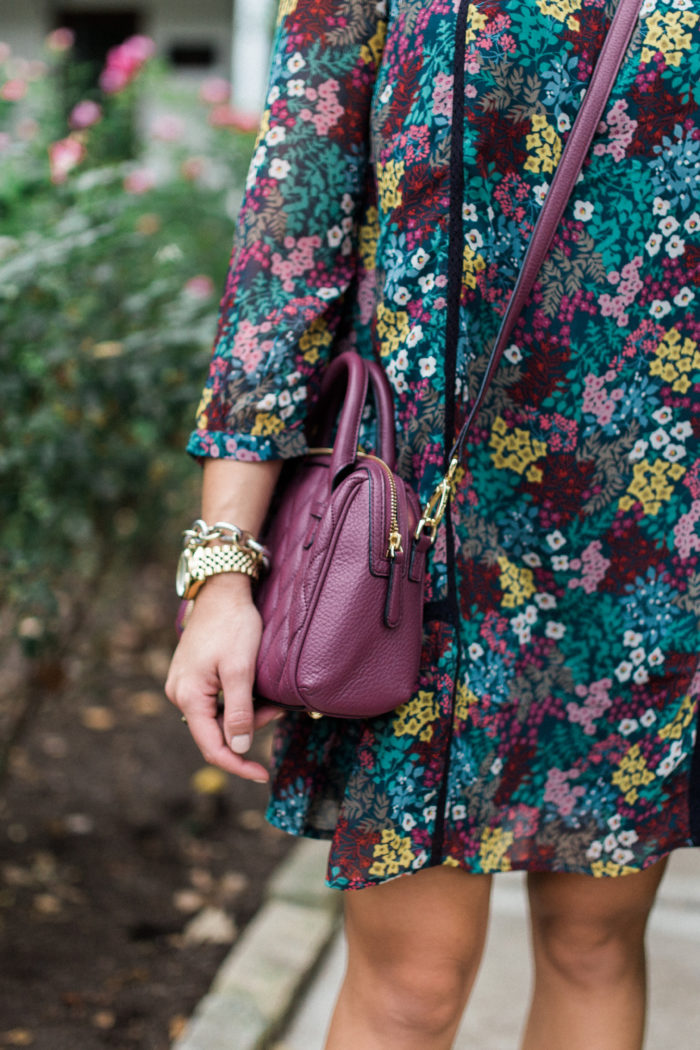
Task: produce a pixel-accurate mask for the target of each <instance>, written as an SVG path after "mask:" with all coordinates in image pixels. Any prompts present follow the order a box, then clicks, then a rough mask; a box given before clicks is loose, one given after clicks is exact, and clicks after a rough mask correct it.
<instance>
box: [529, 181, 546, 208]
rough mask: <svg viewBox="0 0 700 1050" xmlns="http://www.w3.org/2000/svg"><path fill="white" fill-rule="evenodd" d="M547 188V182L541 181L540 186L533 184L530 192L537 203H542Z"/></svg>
mask: <svg viewBox="0 0 700 1050" xmlns="http://www.w3.org/2000/svg"><path fill="white" fill-rule="evenodd" d="M548 190H549V183H548V182H543V183H542V184H541V185H540V186H533V189H532V193H533V195H534V198H535V200H536V201H537V203H538V204H544V199H545V197H546V196H547V191H548Z"/></svg>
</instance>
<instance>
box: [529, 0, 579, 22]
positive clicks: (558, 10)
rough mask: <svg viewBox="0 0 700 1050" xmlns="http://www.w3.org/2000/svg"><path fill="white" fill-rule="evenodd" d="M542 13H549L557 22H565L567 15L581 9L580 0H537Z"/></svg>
mask: <svg viewBox="0 0 700 1050" xmlns="http://www.w3.org/2000/svg"><path fill="white" fill-rule="evenodd" d="M537 6H538V7H539V9H540V11H541V12H542V14H543V15H551V16H552V18H556V20H557V22H565V21H566V20H567V19H568V17H569V15H572V14H573V13H574V11H579V10H580V9H581V0H537Z"/></svg>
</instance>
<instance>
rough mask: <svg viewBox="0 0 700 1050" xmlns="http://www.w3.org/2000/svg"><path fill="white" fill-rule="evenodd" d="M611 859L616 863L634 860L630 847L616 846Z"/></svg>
mask: <svg viewBox="0 0 700 1050" xmlns="http://www.w3.org/2000/svg"><path fill="white" fill-rule="evenodd" d="M612 859H613V860H614V861H615V863H616V864H627V862H628V861H630V860H634V853H633V852H632V850H631V849H622V847H618V849H616V850H615V851H614V853H613V855H612Z"/></svg>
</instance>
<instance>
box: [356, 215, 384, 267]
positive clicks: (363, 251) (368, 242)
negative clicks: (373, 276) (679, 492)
mask: <svg viewBox="0 0 700 1050" xmlns="http://www.w3.org/2000/svg"><path fill="white" fill-rule="evenodd" d="M378 241H379V212H378V211H377V209H376V208H375V207H372V208H368V209H367V212H366V214H365V217H364V221H363V223H362V225H361V226H360V231H359V235H358V243H359V249H360V258H361V259H362V265H363V267H364V268H365V270H367V271H368V272H370V273H371V272H372V270H376V268H377V243H378Z"/></svg>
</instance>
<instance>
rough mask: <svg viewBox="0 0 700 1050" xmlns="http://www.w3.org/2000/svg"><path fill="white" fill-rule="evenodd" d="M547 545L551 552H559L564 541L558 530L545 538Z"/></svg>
mask: <svg viewBox="0 0 700 1050" xmlns="http://www.w3.org/2000/svg"><path fill="white" fill-rule="evenodd" d="M547 543H548V544H549V546H550V547H551V548H552V550H553V551H556V550H559V548H560V547H563V546H564V544H565V543H566V539H565V538H564V536H562V534H561V532H560V531H559V529H555V530H554V532H550V534H549V536H548V537H547Z"/></svg>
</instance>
